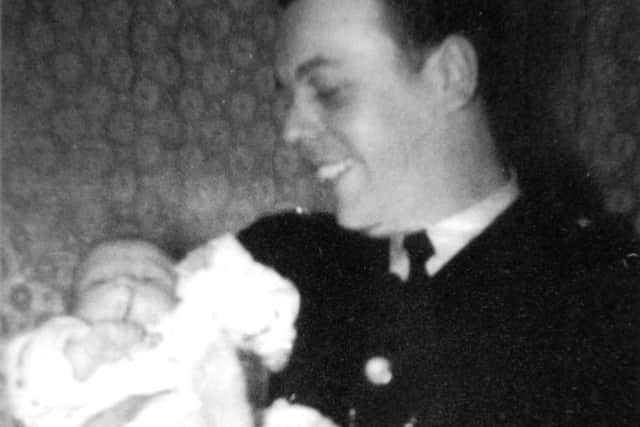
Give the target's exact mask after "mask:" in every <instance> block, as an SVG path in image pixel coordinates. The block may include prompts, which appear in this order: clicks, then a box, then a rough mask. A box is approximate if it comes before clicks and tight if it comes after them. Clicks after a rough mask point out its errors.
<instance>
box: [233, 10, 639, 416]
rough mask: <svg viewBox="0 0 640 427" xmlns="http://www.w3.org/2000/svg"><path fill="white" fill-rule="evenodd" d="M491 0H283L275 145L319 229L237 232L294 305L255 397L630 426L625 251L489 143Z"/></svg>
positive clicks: (631, 276)
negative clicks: (286, 351) (288, 155)
mask: <svg viewBox="0 0 640 427" xmlns="http://www.w3.org/2000/svg"><path fill="white" fill-rule="evenodd" d="M498 3H499V2H490V1H466V2H451V1H438V0H432V1H422V2H416V1H401V0H294V1H289V2H283V8H284V10H283V16H282V26H281V35H280V38H279V43H278V49H277V64H276V69H277V74H278V78H279V80H280V83H281V84H282V87H283V91H284V93H285V94H286V96H288V98H289V101H290V104H289V105H290V106H289V110H288V112H287V115H286V118H285V122H284V128H283V132H284V138H285V140H286V141H287V142H289V143H291V144H294V145H296V146H297V147H299V148H300V149H301V151H302V153H303V155H305V156H306V157H307V158H308V159H309V160H310V161H311V162H312V163H313V164H314V165H315V166H316V168H317V177H318V178H319V179H320V180H322V181H325V182H326V183H327V184H328V185H330V186H332V189H333V194H334V196H335V205H336V208H335V219H336V221H337V224H336V223H335V222H334V221H333V219H332V218H331V217H329V216H326V215H317V214H316V215H282V216H277V217H271V218H266V219H264V220H261V221H259V222H257V223H256V224H254V225H253V226H251V227H249V228H248V229H246V230H244V231H243V232H242V233H241V234H240V238H241V240H242V241H243V242H244V244H245V245H246V246H247V247H248V248H249V249H250V250H251V251H252V252H253V253H254V255H255V256H256V258H257V259H258V260H259V261H262V262H265V263H268V264H271V265H274V266H275V267H276V268H277V269H279V270H280V272H281V273H283V274H284V275H285V276H287V277H289V278H291V279H292V280H293V281H294V282H295V283H296V284H297V285H298V287H299V288H300V291H301V295H302V306H301V313H300V317H299V325H298V327H299V338H298V341H297V343H296V348H295V350H294V355H293V359H292V361H291V363H290V366H289V367H288V368H287V370H286V371H285V372H284V373H283V374H282V375H281V376H280V377H278V378H276V379H275V380H274V384H273V394H274V396H278V395H285V396H287V397H289V398H290V399H291V400H293V401H297V402H299V403H303V404H307V405H310V406H313V407H315V408H317V409H319V410H320V411H322V412H323V413H325V414H326V415H327V416H329V417H330V418H331V419H333V420H334V421H335V422H336V423H338V424H340V425H345V426H346V425H357V426H367V427H372V426H403V425H422V426H432V425H447V426H468V425H612V426H613V425H615V426H620V425H635V420H634V419H633V417H634V414H633V401H632V396H633V387H634V378H633V366H634V363H635V360H634V355H633V351H634V345H635V343H634V335H633V333H634V331H633V319H632V315H633V311H632V304H633V298H634V297H635V295H636V294H637V292H636V291H635V288H636V287H637V284H638V278H639V277H640V274H639V273H638V267H637V266H638V263H637V262H636V258H637V257H638V255H637V253H636V252H634V250H635V246H634V245H633V244H632V242H631V241H630V239H629V235H628V234H625V233H624V232H623V233H619V232H618V231H617V230H616V229H614V228H611V227H609V226H608V225H604V223H603V222H601V221H600V218H599V216H598V217H596V216H593V217H592V216H585V215H584V214H583V213H581V212H580V211H579V210H578V209H574V208H573V206H571V204H570V203H566V202H564V201H563V200H560V199H558V198H556V197H553V195H550V194H552V193H549V194H547V193H544V194H542V193H540V194H538V193H535V192H531V191H526V190H524V189H523V188H521V186H520V185H519V183H518V175H517V174H516V171H515V170H514V169H513V167H512V166H511V165H510V164H509V163H508V162H506V160H505V158H504V156H503V155H502V153H501V152H500V150H499V149H498V143H501V144H502V143H508V141H499V140H498V136H499V135H503V134H504V133H503V132H500V128H499V127H497V126H496V123H494V120H493V119H494V116H493V115H492V114H493V113H492V111H493V107H495V104H492V102H495V99H494V98H495V96H494V95H495V93H496V92H495V88H496V87H497V86H495V85H492V82H491V79H490V77H498V78H499V77H500V76H499V74H497V75H496V74H495V71H493V70H492V69H490V68H488V67H490V66H491V65H492V64H496V61H494V60H493V58H491V56H489V55H490V49H486V48H487V47H489V48H490V46H491V45H490V43H488V42H490V40H488V39H487V37H488V36H491V31H490V28H491V23H492V19H495V17H494V16H493V15H492V10H491V8H495V7H496V6H497V5H498ZM494 83H495V82H494ZM497 83H498V84H499V80H498V81H497ZM406 236H412V237H411V239H405V237H406ZM420 236H422V238H423V239H422V240H426V239H425V237H427V236H428V240H429V241H427V242H423V243H422V245H421V246H420V245H418V246H419V247H418V249H417V250H414V249H412V247H411V245H410V241H413V240H415V239H416V238H417V239H418V240H419V239H420ZM405 248H406V249H405Z"/></svg>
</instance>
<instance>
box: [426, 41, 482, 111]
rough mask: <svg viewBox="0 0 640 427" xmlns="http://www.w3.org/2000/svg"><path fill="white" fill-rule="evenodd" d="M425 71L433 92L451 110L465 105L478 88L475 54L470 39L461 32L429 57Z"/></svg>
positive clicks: (444, 42)
mask: <svg viewBox="0 0 640 427" xmlns="http://www.w3.org/2000/svg"><path fill="white" fill-rule="evenodd" d="M423 72H424V73H428V74H429V77H430V80H431V81H432V83H433V85H434V88H435V90H436V93H438V94H439V95H440V96H441V97H442V99H443V100H444V102H445V105H446V107H447V109H448V110H450V111H453V110H457V109H460V108H462V107H464V106H465V105H467V104H468V103H469V102H470V101H471V100H472V98H473V97H474V95H475V94H476V91H477V89H478V56H477V54H476V50H475V48H474V47H473V45H472V44H471V42H470V41H469V40H468V39H467V38H466V37H463V36H460V35H455V34H454V35H450V36H448V37H447V38H445V39H444V41H442V42H441V43H440V45H439V46H438V47H437V48H435V49H434V50H433V52H432V53H431V55H429V56H428V58H427V60H426V63H425V66H424V68H423Z"/></svg>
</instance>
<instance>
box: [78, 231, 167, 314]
mask: <svg viewBox="0 0 640 427" xmlns="http://www.w3.org/2000/svg"><path fill="white" fill-rule="evenodd" d="M75 286H76V294H77V301H76V306H75V312H74V314H75V315H77V316H79V317H81V318H83V319H85V320H88V321H98V320H117V319H121V320H127V321H131V322H137V323H140V324H143V325H149V324H153V323H157V322H158V321H159V320H160V319H161V318H162V316H163V315H164V314H166V313H167V312H169V311H170V310H171V309H172V308H173V307H174V305H175V301H176V299H175V272H174V268H173V263H172V261H171V259H170V258H169V257H168V256H166V255H165V254H164V253H163V252H162V251H160V250H159V249H158V248H156V247H154V246H152V245H150V244H148V243H146V242H142V241H137V240H125V241H116V242H109V243H104V244H102V245H100V246H98V247H96V248H95V249H94V250H93V251H92V252H91V253H90V254H89V256H88V257H87V259H86V261H84V262H83V263H82V265H81V266H80V267H79V269H78V276H77V280H76V285H75Z"/></svg>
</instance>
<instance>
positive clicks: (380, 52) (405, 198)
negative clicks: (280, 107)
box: [276, 0, 445, 235]
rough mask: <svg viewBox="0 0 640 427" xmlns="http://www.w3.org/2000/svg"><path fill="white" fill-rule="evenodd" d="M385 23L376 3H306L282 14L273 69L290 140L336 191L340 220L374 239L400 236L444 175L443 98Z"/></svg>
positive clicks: (327, 0) (341, 0)
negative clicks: (283, 94)
mask: <svg viewBox="0 0 640 427" xmlns="http://www.w3.org/2000/svg"><path fill="white" fill-rule="evenodd" d="M382 15H383V12H382V11H381V10H380V8H379V6H378V4H377V3H376V2H375V0H299V1H297V2H295V3H293V4H292V5H291V6H290V7H288V8H287V9H286V10H285V12H284V16H283V19H282V27H281V36H280V39H279V45H278V51H277V52H278V57H277V64H276V67H277V73H278V77H279V79H280V82H281V83H282V85H283V87H284V89H285V91H286V94H287V95H288V96H289V97H290V99H289V101H290V109H289V110H288V113H287V115H286V117H285V122H284V129H283V132H284V138H285V140H286V141H288V142H292V143H296V144H298V145H299V147H300V148H301V150H302V154H303V155H304V156H305V157H307V158H308V159H309V160H311V162H312V163H313V164H314V165H315V166H316V168H317V177H318V178H319V179H320V180H322V181H325V182H328V183H329V184H330V185H331V186H332V188H333V193H334V196H335V201H336V208H337V212H336V213H337V217H338V221H339V222H340V223H341V224H342V225H343V226H345V227H347V228H351V229H357V230H361V231H363V232H365V233H367V234H371V235H385V234H389V233H392V232H394V231H402V230H398V229H399V228H401V227H402V226H405V225H403V224H406V222H407V221H406V220H405V218H403V216H406V215H407V214H408V212H411V211H412V210H414V207H415V204H416V203H421V205H422V206H424V205H425V203H426V205H427V206H428V205H429V204H431V203H435V202H436V201H437V198H438V191H439V190H438V189H439V188H440V187H441V185H439V184H443V182H441V181H442V179H443V177H444V175H445V174H444V173H443V168H444V165H443V164H442V163H443V158H444V157H445V156H444V153H443V151H444V149H443V147H442V146H443V144H439V143H438V140H439V139H438V138H437V136H436V135H437V129H438V125H437V123H438V122H439V121H438V118H439V116H440V115H441V113H440V112H439V110H440V109H439V108H438V98H437V96H430V91H433V88H432V86H430V82H429V79H428V78H425V76H427V77H428V75H427V74H426V73H423V72H421V71H419V70H418V71H415V70H413V69H410V67H409V65H407V63H406V62H404V60H403V57H402V56H401V54H400V51H399V50H398V47H397V45H396V44H395V42H394V40H393V39H392V38H391V36H390V34H389V33H388V31H387V30H386V28H385V26H384V25H385V24H384V22H383V21H382V19H381V17H382ZM427 183H428V184H429V186H430V187H429V188H426V187H425V184H427ZM434 188H435V189H436V190H435V191H432V190H433V189H434ZM429 194H430V195H429ZM425 195H426V196H425ZM425 197H427V200H424V199H425Z"/></svg>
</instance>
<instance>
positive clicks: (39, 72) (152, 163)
mask: <svg viewBox="0 0 640 427" xmlns="http://www.w3.org/2000/svg"><path fill="white" fill-rule="evenodd" d="M272 3H273V2H272V1H266V0H215V1H212V0H4V1H3V2H2V58H1V59H2V62H1V63H2V189H1V192H2V207H1V211H2V217H1V218H2V221H1V224H2V227H1V228H0V269H1V270H0V275H1V278H0V280H1V286H0V295H1V297H2V298H0V338H2V337H7V336H10V335H11V334H13V333H15V332H16V331H19V330H22V329H24V328H27V327H29V326H31V325H34V324H35V323H37V322H39V321H40V320H41V319H44V318H46V317H48V316H51V315H53V314H57V313H61V312H62V311H63V310H64V300H65V295H66V293H67V291H68V290H69V287H70V285H71V280H72V274H73V269H74V267H75V265H76V263H77V261H78V259H79V257H80V256H81V255H82V254H83V253H84V251H86V249H87V247H88V246H89V245H90V244H91V243H92V242H94V241H96V240H98V239H101V238H104V237H107V236H113V235H118V234H140V235H142V236H145V237H147V238H149V239H151V240H153V241H156V242H158V243H160V244H162V245H163V246H165V247H167V248H169V249H173V250H175V251H176V252H177V253H179V252H180V251H181V250H183V249H185V248H188V247H189V246H191V245H193V244H196V243H198V242H201V241H203V240H205V239H206V238H208V237H212V236H214V235H216V234H217V233H220V232H222V231H225V230H232V231H233V230H238V229H239V228H241V227H243V226H244V225H246V224H248V223H250V222H251V221H252V220H254V219H255V218H257V217H258V216H259V215H263V214H266V213H269V212H275V211H279V210H282V209H286V208H289V207H293V206H297V205H300V206H305V207H309V208H324V207H326V206H327V205H328V203H329V202H328V201H327V200H328V199H327V197H325V195H324V193H323V192H322V191H317V190H318V189H317V188H316V187H315V184H314V183H313V181H312V179H311V177H310V175H309V173H308V170H307V167H306V165H305V164H304V163H303V162H302V161H301V160H300V158H299V157H298V155H297V154H296V152H295V151H294V150H293V149H292V148H290V147H287V146H285V145H284V144H283V143H282V142H281V141H280V138H279V137H278V119H279V117H281V115H282V110H283V105H282V104H281V102H280V101H278V100H277V99H276V97H275V94H274V89H275V87H274V86H275V85H274V79H273V73H272V69H271V63H272V61H273V54H274V52H273V47H272V46H273V39H274V35H275V30H276V28H275V27H276V20H275V13H276V12H275V7H274V6H273V4H272ZM509 4H510V5H511V7H512V9H513V11H515V12H518V13H519V14H520V18H521V19H525V20H526V19H529V21H527V22H531V19H534V20H535V17H534V18H527V16H526V15H527V9H526V8H525V7H524V5H527V4H528V3H527V2H524V1H522V0H511V1H509ZM556 7H562V8H563V10H562V12H563V13H562V14H558V15H557V16H561V17H562V18H558V17H556V20H555V21H554V20H553V19H551V20H550V21H549V22H550V23H549V25H550V28H551V27H553V28H552V29H553V31H554V34H556V33H557V37H555V39H557V40H560V42H559V44H558V45H554V46H551V47H552V49H551V50H550V53H551V54H552V55H553V56H554V57H555V59H559V60H558V61H557V62H558V63H559V64H561V66H560V67H557V68H552V69H549V70H546V74H545V76H544V78H541V79H540V80H539V81H537V83H536V84H537V90H536V91H534V95H532V97H533V103H534V104H535V105H537V106H544V110H545V111H547V112H550V113H551V116H552V117H551V118H552V120H554V121H555V124H556V125H557V127H558V128H559V129H560V130H561V131H562V133H563V134H564V135H567V140H568V142H569V144H570V146H571V148H572V150H573V151H575V152H576V153H577V154H578V155H579V156H581V158H582V159H584V161H585V163H586V165H587V168H588V169H587V170H588V172H589V173H590V174H591V175H592V176H593V177H594V178H595V180H596V182H597V183H598V184H599V185H600V187H601V189H602V190H603V192H604V194H605V201H606V206H607V208H608V209H609V210H610V211H612V212H616V213H620V214H624V215H625V216H627V217H628V218H630V219H631V220H632V221H635V224H636V229H637V230H638V232H640V154H638V152H637V151H638V150H637V145H638V139H639V138H640V119H639V118H640V102H639V98H640V79H639V78H638V77H639V76H640V25H639V24H640V2H638V1H637V0H626V1H614V0H570V1H567V2H563V5H562V6H556ZM551 15H552V17H553V16H556V14H555V12H554V13H552V14H551ZM539 19H540V18H539ZM545 19H546V18H545ZM522 33H523V32H522V28H521V27H517V26H514V33H513V34H514V37H518V36H519V37H521V39H522V40H524V41H525V42H526V41H527V40H528V42H529V43H535V42H536V37H535V35H533V36H528V35H527V34H526V31H525V34H522ZM540 59H543V60H545V59H548V58H540ZM530 62H533V63H535V61H530ZM530 74H531V75H535V74H536V69H532V70H530ZM535 111H536V110H535V108H534V109H533V112H532V116H535V115H536V112H535ZM1 375H2V374H1V372H0V376H1ZM0 379H1V378H0ZM0 384H2V381H0ZM0 394H1V393H0ZM2 411H3V410H2V408H1V404H0V425H8V421H5V418H4V417H5V416H4V415H3V414H4V413H3V412H2Z"/></svg>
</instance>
